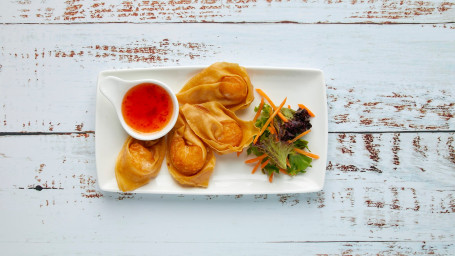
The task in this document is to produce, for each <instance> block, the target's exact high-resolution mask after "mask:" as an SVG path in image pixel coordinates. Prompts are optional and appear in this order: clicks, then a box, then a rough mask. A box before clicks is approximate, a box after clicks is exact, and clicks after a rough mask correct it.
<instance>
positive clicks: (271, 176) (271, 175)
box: [269, 172, 274, 183]
mask: <svg viewBox="0 0 455 256" xmlns="http://www.w3.org/2000/svg"><path fill="white" fill-rule="evenodd" d="M273 174H274V172H272V174H270V177H269V182H270V183H272V181H273Z"/></svg>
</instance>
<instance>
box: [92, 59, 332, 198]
mask: <svg viewBox="0 0 455 256" xmlns="http://www.w3.org/2000/svg"><path fill="white" fill-rule="evenodd" d="M203 68H204V67H167V68H166V67H165V68H150V69H131V70H113V71H103V72H101V73H100V74H99V77H98V87H97V95H96V128H95V129H96V131H95V133H96V137H95V139H96V169H97V174H98V183H99V186H100V188H101V190H104V191H110V192H120V190H119V188H118V186H117V181H116V179H115V172H114V166H115V161H116V158H117V155H118V153H119V151H120V149H121V148H122V145H123V143H124V141H125V139H126V138H127V134H126V132H125V131H124V130H123V128H122V126H121V125H120V122H119V120H118V118H117V115H116V113H115V110H114V108H113V106H112V105H111V103H110V102H109V101H108V100H107V99H106V98H105V97H104V96H103V95H102V94H101V92H100V90H99V86H100V82H102V81H103V78H105V77H106V76H116V77H119V78H122V79H126V80H137V79H147V78H152V79H156V80H160V81H162V82H164V83H166V84H168V85H169V86H170V87H171V89H172V90H173V91H174V92H178V91H179V90H180V88H181V87H182V86H183V85H184V84H185V82H186V81H187V80H188V79H190V78H191V77H192V76H193V75H195V74H196V73H198V72H199V71H201V70H202V69H203ZM247 71H248V74H249V76H250V78H251V82H252V83H253V86H254V87H255V88H261V89H263V90H264V91H265V92H266V93H267V94H268V95H269V96H270V98H271V99H272V101H274V103H275V104H278V103H280V102H281V101H282V100H283V99H284V98H285V97H287V101H286V102H287V103H286V105H288V104H290V105H291V106H292V108H293V109H296V108H297V104H298V103H302V104H305V105H306V106H307V107H308V108H309V109H311V110H312V111H313V112H314V113H315V115H316V117H314V118H312V119H311V123H312V125H313V128H312V129H311V132H310V133H309V134H308V135H306V136H305V139H306V140H308V141H309V144H308V145H309V148H310V150H311V152H313V153H315V154H318V155H319V156H320V158H319V159H317V160H314V161H313V162H312V167H310V168H308V169H307V172H306V173H305V174H300V175H297V176H295V177H289V176H286V175H281V174H280V175H275V177H274V180H273V183H269V181H268V177H267V175H264V174H262V173H261V171H258V172H256V173H255V174H253V175H252V174H251V170H252V168H253V165H251V164H245V163H244V161H245V160H246V159H247V155H246V152H245V151H246V150H245V151H244V152H243V153H242V154H241V155H240V156H239V157H237V155H236V154H234V153H233V154H228V155H216V166H215V169H214V172H213V174H212V177H211V180H210V184H209V187H208V188H206V189H203V188H186V187H181V186H180V185H178V184H177V183H176V182H175V181H174V180H173V179H172V177H171V175H170V174H169V172H168V170H167V167H166V164H165V163H163V165H162V167H161V171H160V173H159V175H158V176H157V177H156V179H153V180H152V181H150V183H149V184H147V185H145V186H143V187H141V188H138V189H136V190H135V191H133V192H135V193H153V194H203V195H227V194H276V193H307V192H316V191H319V190H321V189H322V188H323V186H324V177H325V170H326V159H327V135H328V134H327V96H326V92H325V82H324V77H323V74H322V72H321V71H320V70H315V69H295V68H268V67H247ZM255 95H256V97H255V100H254V102H253V103H252V104H251V105H250V107H249V108H248V109H246V110H242V111H238V112H237V114H238V116H239V117H240V118H242V119H244V120H251V119H253V117H254V111H253V109H254V106H257V105H258V104H259V102H260V96H259V95H257V93H255Z"/></svg>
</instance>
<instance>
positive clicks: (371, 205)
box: [0, 0, 455, 255]
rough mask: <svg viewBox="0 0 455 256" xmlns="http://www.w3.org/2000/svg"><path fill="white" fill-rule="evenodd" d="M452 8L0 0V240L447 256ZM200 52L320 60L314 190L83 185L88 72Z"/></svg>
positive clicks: (156, 250) (157, 250)
mask: <svg viewBox="0 0 455 256" xmlns="http://www.w3.org/2000/svg"><path fill="white" fill-rule="evenodd" d="M454 10H455V3H453V2H451V1H443V0H434V1H433V0H432V1H425V0H424V1H398V0H387V1H363V0H352V1H351V0H350V1H344V0H340V1H331V0H328V1H306V0H304V1H294V0H290V1H263V0H252V1H249V0H248V1H231V0H226V1H205V0H204V1H199V0H191V1H167V0H165V1H142V0H141V1H137V0H131V1H120V0H114V1H109V2H108V1H101V0H94V1H87V0H70V1H54V0H46V1H34V0H31V1H3V2H2V3H0V226H1V231H0V248H1V249H2V252H3V254H5V255H30V254H35V255H36V254H38V255H62V254H63V255H87V254H88V255H130V254H134V255H182V254H183V255H431V254H434V255H454V254H455V248H454V246H455V237H454V236H455V230H454V228H453V224H452V223H455V192H454V186H455V135H454V130H455V123H454V118H453V116H454V114H455V103H454V100H453V99H454V98H455V85H454V81H455V72H454V70H455V26H454V25H453V24H452V23H453V22H455V20H454V18H455V13H454V12H455V11H454ZM187 22H191V23H197V24H186V23H187ZM205 22H209V23H211V24H203V23H205ZM289 22H291V23H297V24H290V23H289ZM121 23H128V24H121ZM270 23H272V24H270ZM321 23H322V24H321ZM335 23H336V24H335ZM369 23H373V24H369ZM389 23H398V24H393V25H388V24H389ZM408 23H411V24H408ZM378 24H381V25H378ZM216 61H232V62H238V63H240V64H241V65H244V66H286V67H305V68H319V69H322V70H323V71H324V74H325V78H326V83H327V96H328V107H329V112H328V114H329V131H330V134H329V152H328V162H327V175H326V183H325V187H324V189H323V190H322V191H320V192H317V193H309V194H280V195H251V196H246V195H235V196H181V195H165V196H164V195H143V194H134V193H106V192H102V191H100V190H99V188H98V185H97V178H96V170H95V149H94V141H95V136H96V133H95V131H94V129H95V123H94V121H95V116H94V115H95V88H96V77H97V75H98V72H99V71H101V70H106V69H125V68H143V67H156V66H174V65H180V66H182V65H208V64H211V63H213V62H216ZM24 133H27V134H24ZM257 175H260V174H257Z"/></svg>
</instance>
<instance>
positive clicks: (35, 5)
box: [0, 0, 455, 24]
mask: <svg viewBox="0 0 455 256" xmlns="http://www.w3.org/2000/svg"><path fill="white" fill-rule="evenodd" d="M454 8H455V4H454V2H453V1H446V0H431V1H430V0H420V1H419V0H407V1H400V0H388V1H374V0H373V1H366V0H325V1H322V0H287V1H281V0H213V1H206V0H187V1H173V0H159V1H148V0H147V1H142V0H128V1H124V0H110V1H103V0H95V1H89V0H69V1H58V0H47V1H37V0H28V1H27V0H25V1H4V2H3V3H2V8H1V9H0V18H1V19H2V21H3V22H6V23H46V24H48V23H98V22H100V23H103V22H131V23H156V22H165V23H168V22H298V23H441V22H454V21H455V9H454Z"/></svg>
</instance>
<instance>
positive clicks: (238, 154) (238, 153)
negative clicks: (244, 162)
mask: <svg viewBox="0 0 455 256" xmlns="http://www.w3.org/2000/svg"><path fill="white" fill-rule="evenodd" d="M242 152H243V149H242V151H240V152H237V157H238V156H240V154H242Z"/></svg>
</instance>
